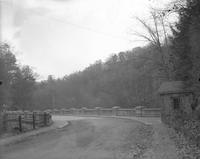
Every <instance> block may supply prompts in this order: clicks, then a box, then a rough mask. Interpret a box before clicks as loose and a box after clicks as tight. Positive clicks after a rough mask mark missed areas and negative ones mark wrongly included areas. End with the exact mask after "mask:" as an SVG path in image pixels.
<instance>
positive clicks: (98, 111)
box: [47, 107, 161, 117]
mask: <svg viewBox="0 0 200 159" xmlns="http://www.w3.org/2000/svg"><path fill="white" fill-rule="evenodd" d="M47 111H48V112H50V113H51V114H53V115H75V116H91V115H92V116H94V115H102V116H137V117H160V116H161V110H160V108H146V107H135V108H132V109H124V108H120V107H113V108H100V107H96V108H94V109H91V108H90V109H89V108H86V107H83V108H79V109H78V108H69V109H52V110H51V109H48V110H47Z"/></svg>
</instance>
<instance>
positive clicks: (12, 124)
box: [2, 111, 52, 132]
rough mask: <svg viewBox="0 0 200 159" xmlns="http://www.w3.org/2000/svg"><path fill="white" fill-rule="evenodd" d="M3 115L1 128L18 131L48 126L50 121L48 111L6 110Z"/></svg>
mask: <svg viewBox="0 0 200 159" xmlns="http://www.w3.org/2000/svg"><path fill="white" fill-rule="evenodd" d="M2 116H3V130H4V131H10V130H13V129H17V130H19V131H20V132H22V131H27V130H31V129H36V128H38V127H42V126H48V125H50V124H51V123H52V119H51V114H50V113H48V112H40V111H37V112H29V111H6V112H4V113H3V114H2Z"/></svg>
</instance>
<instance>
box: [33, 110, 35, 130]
mask: <svg viewBox="0 0 200 159" xmlns="http://www.w3.org/2000/svg"><path fill="white" fill-rule="evenodd" d="M33 129H35V113H34V112H33Z"/></svg>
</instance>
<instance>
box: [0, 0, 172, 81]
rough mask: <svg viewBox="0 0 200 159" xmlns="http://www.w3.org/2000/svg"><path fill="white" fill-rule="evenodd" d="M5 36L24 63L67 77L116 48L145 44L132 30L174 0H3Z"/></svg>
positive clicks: (48, 72) (4, 38) (41, 75)
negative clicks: (154, 10) (152, 13)
mask: <svg viewBox="0 0 200 159" xmlns="http://www.w3.org/2000/svg"><path fill="white" fill-rule="evenodd" d="M1 1H3V2H2V20H1V24H2V35H1V36H2V37H1V38H2V40H4V41H7V42H9V43H10V44H12V46H14V47H15V51H16V52H17V53H16V56H17V58H18V59H19V61H20V63H21V64H28V65H30V66H32V67H33V68H34V70H35V71H36V72H37V73H39V74H40V79H45V78H46V77H47V76H48V75H55V77H62V76H64V75H66V74H70V73H73V72H75V71H78V70H82V69H84V68H85V67H87V66H88V65H89V64H92V63H94V62H95V61H96V60H99V59H102V60H105V59H106V58H107V57H109V55H110V54H112V53H118V52H120V51H125V50H130V49H132V48H134V47H136V46H143V45H145V42H144V41H140V39H138V38H137V37H135V36H133V35H130V30H133V31H137V32H141V31H143V30H142V29H141V27H140V25H139V24H138V22H137V21H136V20H135V19H134V17H140V18H143V19H146V20H148V17H149V11H150V7H155V6H156V7H159V6H160V7H162V6H163V5H164V2H165V3H166V2H168V1H169V0H1Z"/></svg>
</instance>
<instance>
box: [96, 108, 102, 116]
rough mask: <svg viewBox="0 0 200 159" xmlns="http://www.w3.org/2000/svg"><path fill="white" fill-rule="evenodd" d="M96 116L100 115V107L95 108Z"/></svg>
mask: <svg viewBox="0 0 200 159" xmlns="http://www.w3.org/2000/svg"><path fill="white" fill-rule="evenodd" d="M95 109H96V115H101V108H100V107H96V108H95Z"/></svg>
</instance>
